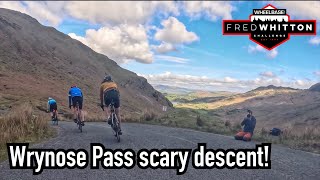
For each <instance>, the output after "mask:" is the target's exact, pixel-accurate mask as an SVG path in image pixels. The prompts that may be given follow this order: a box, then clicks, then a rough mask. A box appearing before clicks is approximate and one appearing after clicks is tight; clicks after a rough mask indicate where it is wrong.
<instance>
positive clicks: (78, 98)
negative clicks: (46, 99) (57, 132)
mask: <svg viewBox="0 0 320 180" xmlns="http://www.w3.org/2000/svg"><path fill="white" fill-rule="evenodd" d="M77 103H78V104H79V113H80V121H81V122H82V125H84V123H83V120H82V118H81V117H82V105H83V94H82V91H81V89H80V88H78V87H77V86H75V85H74V86H71V88H70V90H69V108H70V109H71V106H72V107H73V115H74V116H73V117H74V122H75V123H77V109H76V104H77Z"/></svg>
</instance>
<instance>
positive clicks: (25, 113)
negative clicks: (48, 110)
mask: <svg viewBox="0 0 320 180" xmlns="http://www.w3.org/2000/svg"><path fill="white" fill-rule="evenodd" d="M55 134H56V132H55V130H54V129H53V128H50V126H49V123H48V115H47V114H41V113H40V114H35V113H34V110H33V108H32V107H31V106H30V105H29V104H24V105H21V106H19V107H17V108H15V109H13V110H11V111H10V112H9V113H8V114H6V115H5V116H3V117H0V162H1V161H3V160H5V159H7V146H6V143H13V142H15V143H22V142H25V143H36V142H39V141H41V140H43V139H46V138H49V137H52V136H54V135H55Z"/></svg>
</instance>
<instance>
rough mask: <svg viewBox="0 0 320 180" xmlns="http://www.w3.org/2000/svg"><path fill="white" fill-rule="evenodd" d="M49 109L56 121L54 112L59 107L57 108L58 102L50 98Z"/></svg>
mask: <svg viewBox="0 0 320 180" xmlns="http://www.w3.org/2000/svg"><path fill="white" fill-rule="evenodd" d="M47 109H48V111H49V112H50V114H51V118H52V119H54V118H55V117H54V115H53V111H57V109H58V106H57V101H56V100H54V99H53V98H51V97H49V98H48V103H47Z"/></svg>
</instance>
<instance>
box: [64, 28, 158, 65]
mask: <svg viewBox="0 0 320 180" xmlns="http://www.w3.org/2000/svg"><path fill="white" fill-rule="evenodd" d="M69 36H70V37H72V38H73V39H77V40H79V41H81V42H82V43H83V44H85V45H87V46H89V47H90V48H92V49H93V50H95V51H96V52H99V53H101V54H105V55H107V56H108V57H109V58H111V59H113V60H115V61H116V62H118V63H125V62H127V61H129V60H136V61H137V62H141V63H152V61H153V53H152V52H151V50H150V47H149V42H148V38H147V34H146V30H145V28H144V27H143V26H142V25H139V26H133V25H125V24H123V25H120V26H115V27H102V28H100V29H98V30H94V29H89V30H87V31H86V35H85V36H84V37H81V36H77V35H76V34H74V33H70V34H69Z"/></svg>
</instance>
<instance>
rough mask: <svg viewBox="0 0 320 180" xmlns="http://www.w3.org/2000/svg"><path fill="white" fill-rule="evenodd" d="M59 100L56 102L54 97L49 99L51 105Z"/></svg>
mask: <svg viewBox="0 0 320 180" xmlns="http://www.w3.org/2000/svg"><path fill="white" fill-rule="evenodd" d="M56 103H57V102H56V100H54V99H50V100H49V101H48V104H49V105H52V104H56Z"/></svg>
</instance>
